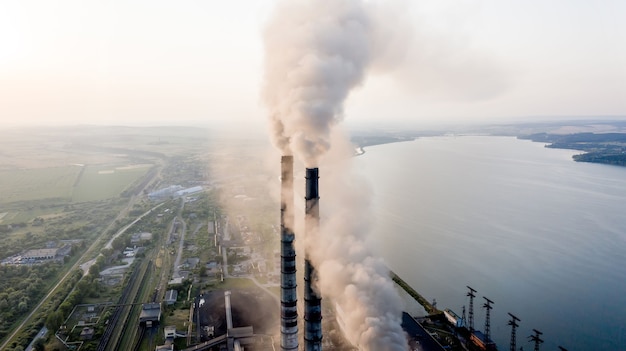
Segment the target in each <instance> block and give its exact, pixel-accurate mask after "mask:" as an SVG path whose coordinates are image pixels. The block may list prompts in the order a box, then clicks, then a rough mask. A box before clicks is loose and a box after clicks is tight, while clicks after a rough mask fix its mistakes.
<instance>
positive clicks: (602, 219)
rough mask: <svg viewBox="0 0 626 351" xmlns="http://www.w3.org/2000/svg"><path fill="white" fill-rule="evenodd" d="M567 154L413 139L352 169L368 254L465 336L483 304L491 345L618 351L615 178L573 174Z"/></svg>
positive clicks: (593, 172) (623, 244) (625, 176)
mask: <svg viewBox="0 0 626 351" xmlns="http://www.w3.org/2000/svg"><path fill="white" fill-rule="evenodd" d="M576 153H578V152H577V151H572V150H558V149H549V148H545V147H544V144H541V143H533V142H530V141H527V140H518V139H515V138H509V137H487V136H465V137H432V138H421V139H418V140H416V141H413V142H405V143H396V144H387V145H379V146H375V147H369V148H367V149H366V153H365V155H363V156H359V157H357V159H356V161H355V162H356V164H357V166H358V167H359V168H360V169H362V170H363V172H366V174H367V177H368V178H369V180H370V182H371V184H372V188H373V190H374V199H373V201H372V202H373V213H374V217H375V220H376V225H375V228H374V233H375V235H374V239H373V243H372V244H373V246H374V247H376V250H377V251H378V252H377V253H378V254H380V255H382V256H383V257H384V258H385V260H386V261H387V263H388V264H389V266H390V268H391V269H393V270H394V271H396V272H397V273H398V274H399V275H400V276H401V277H402V278H403V279H404V280H406V281H407V282H408V283H409V284H411V285H412V286H413V287H414V288H416V290H418V291H419V292H420V293H421V294H423V295H424V296H425V297H427V298H429V299H433V298H436V299H437V304H438V307H439V308H444V307H450V308H452V309H453V310H455V311H456V312H457V313H458V314H461V310H462V306H464V305H465V306H468V304H469V301H468V299H467V298H466V293H467V288H466V285H470V286H471V287H472V288H474V289H476V290H478V292H477V293H476V294H477V299H476V300H475V301H474V315H475V322H474V323H475V327H476V328H477V329H481V330H482V329H483V328H484V318H485V312H484V309H483V308H482V305H483V303H484V302H485V301H484V300H483V298H482V297H483V296H486V297H488V298H489V299H491V300H493V301H494V302H495V304H494V309H493V310H492V314H491V331H492V338H493V339H494V340H495V341H496V342H497V343H498V345H499V349H500V350H505V349H508V346H509V345H508V343H509V337H510V327H508V326H507V320H508V319H509V316H508V315H507V312H511V313H513V314H515V315H516V316H517V317H519V318H520V319H521V322H520V327H519V328H518V333H517V335H518V342H517V344H518V348H519V346H523V347H524V349H525V350H532V345H531V344H530V343H528V342H527V341H526V340H527V336H529V335H530V334H532V329H533V328H535V329H538V330H540V331H542V332H543V333H544V335H543V339H544V340H545V343H544V344H543V345H542V347H541V349H542V350H557V349H558V348H557V346H558V345H561V346H564V347H565V348H567V349H568V350H570V351H573V350H607V351H608V350H626V329H625V328H626V216H625V213H626V168H621V167H616V166H608V165H599V164H590V163H577V162H574V161H572V158H571V156H572V155H573V154H576Z"/></svg>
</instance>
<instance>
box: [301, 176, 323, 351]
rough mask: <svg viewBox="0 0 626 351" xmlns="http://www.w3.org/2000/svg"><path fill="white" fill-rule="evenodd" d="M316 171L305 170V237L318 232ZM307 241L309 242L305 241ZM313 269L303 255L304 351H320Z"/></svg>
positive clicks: (319, 305) (318, 304) (318, 303)
mask: <svg viewBox="0 0 626 351" xmlns="http://www.w3.org/2000/svg"><path fill="white" fill-rule="evenodd" d="M318 179H319V175H318V169H317V168H307V169H306V197H305V200H306V204H305V231H306V235H307V236H310V235H316V234H317V232H318V230H319V222H320V211H319V199H320V197H319V187H318ZM307 240H310V238H309V239H307ZM313 279H315V267H313V265H312V264H311V261H310V259H309V255H308V252H306V251H305V253H304V350H305V351H321V350H322V298H321V297H320V296H319V294H317V293H316V292H315V291H314V290H313V286H312V283H313Z"/></svg>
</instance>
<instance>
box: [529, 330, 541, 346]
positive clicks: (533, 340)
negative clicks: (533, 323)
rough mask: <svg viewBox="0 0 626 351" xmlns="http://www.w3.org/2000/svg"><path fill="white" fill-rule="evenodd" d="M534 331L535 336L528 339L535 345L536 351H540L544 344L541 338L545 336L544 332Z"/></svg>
mask: <svg viewBox="0 0 626 351" xmlns="http://www.w3.org/2000/svg"><path fill="white" fill-rule="evenodd" d="M533 331H534V332H535V335H531V336H529V337H528V338H529V339H530V341H532V342H534V343H535V349H534V350H535V351H539V345H540V344H542V343H543V340H542V339H541V338H540V337H539V336H540V335H541V334H543V333H542V332H540V331H539V330H537V329H533Z"/></svg>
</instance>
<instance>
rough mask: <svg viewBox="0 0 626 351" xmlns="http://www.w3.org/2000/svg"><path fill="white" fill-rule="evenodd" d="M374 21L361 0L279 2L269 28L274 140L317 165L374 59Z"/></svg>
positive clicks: (268, 90)
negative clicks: (350, 96)
mask: <svg viewBox="0 0 626 351" xmlns="http://www.w3.org/2000/svg"><path fill="white" fill-rule="evenodd" d="M370 33H371V24H370V21H369V16H368V15H367V11H366V9H365V7H364V5H363V2H362V1H359V0H315V1H311V0H290V1H281V2H279V3H278V5H277V8H276V11H275V12H274V14H273V16H272V17H271V18H270V21H269V23H268V26H267V28H266V31H265V35H264V39H265V52H266V57H265V86H264V89H263V97H264V100H265V102H266V104H267V106H268V108H269V113H270V118H271V124H272V126H271V132H272V134H273V135H272V139H273V141H274V143H275V144H276V146H277V147H278V148H280V149H281V150H282V151H283V152H287V153H288V152H290V151H293V153H294V154H296V156H298V157H299V158H300V159H301V161H302V162H304V164H305V165H306V166H307V167H314V166H316V165H317V163H318V161H319V157H320V156H321V155H323V154H324V153H325V152H326V151H327V150H328V149H329V148H330V141H329V135H330V131H331V128H332V127H333V126H334V125H336V124H337V122H339V121H340V120H341V119H342V118H343V103H344V101H345V99H346V98H347V97H348V94H349V93H350V91H351V90H352V89H353V88H354V87H356V86H358V85H359V84H360V83H361V82H362V81H363V78H364V76H365V71H366V69H367V67H368V63H369V62H370V54H371V53H370V50H371V39H370V37H371V36H370Z"/></svg>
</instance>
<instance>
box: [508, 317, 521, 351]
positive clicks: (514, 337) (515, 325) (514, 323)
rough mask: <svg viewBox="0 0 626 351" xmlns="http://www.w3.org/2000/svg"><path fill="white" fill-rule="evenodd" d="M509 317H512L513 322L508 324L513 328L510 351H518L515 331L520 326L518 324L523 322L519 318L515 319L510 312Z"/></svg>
mask: <svg viewBox="0 0 626 351" xmlns="http://www.w3.org/2000/svg"><path fill="white" fill-rule="evenodd" d="M509 316H511V320H510V321H509V322H508V323H507V324H508V325H510V326H511V347H510V350H511V351H517V346H516V336H515V329H516V328H517V327H519V324H517V322H521V320H520V319H519V318H517V317H515V316H514V315H513V314H512V313H510V312H509Z"/></svg>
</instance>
